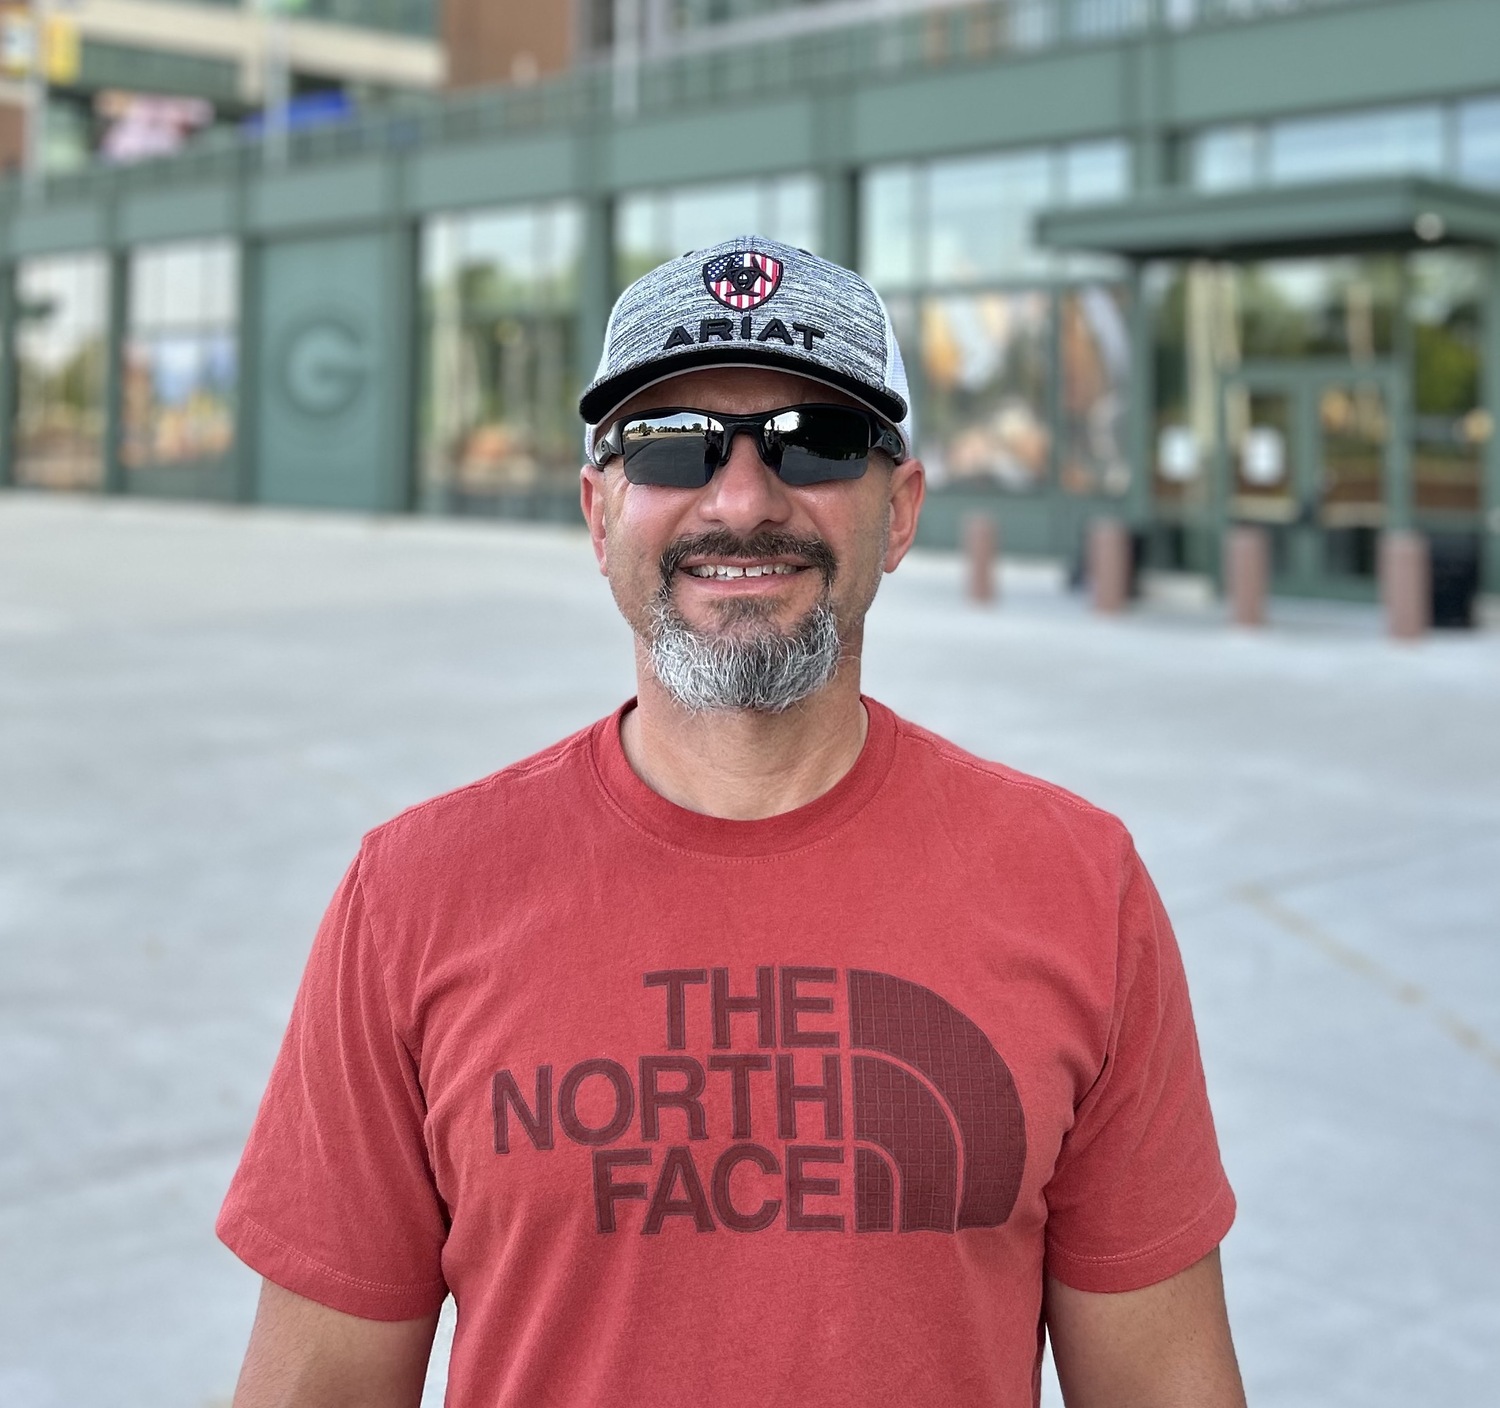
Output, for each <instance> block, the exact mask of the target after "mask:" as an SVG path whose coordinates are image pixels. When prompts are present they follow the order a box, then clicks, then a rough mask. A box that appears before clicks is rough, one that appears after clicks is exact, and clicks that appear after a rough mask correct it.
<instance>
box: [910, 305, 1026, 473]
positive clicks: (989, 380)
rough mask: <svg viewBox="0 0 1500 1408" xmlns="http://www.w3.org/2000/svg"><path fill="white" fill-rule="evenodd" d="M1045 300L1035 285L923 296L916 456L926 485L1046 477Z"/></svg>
mask: <svg viewBox="0 0 1500 1408" xmlns="http://www.w3.org/2000/svg"><path fill="white" fill-rule="evenodd" d="M1048 306H1049V298H1048V295H1047V294H1045V293H1041V292H1024V293H984V294H973V295H966V296H953V297H946V298H928V299H925V300H924V301H923V303H922V310H921V324H922V326H921V339H922V350H921V357H922V375H923V380H924V382H925V385H926V389H927V397H926V404H925V408H924V412H925V413H924V416H923V419H922V422H921V429H922V433H923V441H924V448H923V456H922V457H923V460H924V461H925V463H926V465H927V468H928V472H929V473H930V475H931V476H932V480H933V483H935V484H943V483H957V482H960V481H976V480H979V481H983V480H989V481H992V482H996V483H999V484H1002V485H1005V486H1006V487H1008V488H1012V489H1028V488H1035V487H1038V486H1040V485H1041V484H1042V483H1043V482H1044V481H1045V479H1046V475H1047V468H1048V462H1049V458H1050V453H1051V432H1050V430H1049V428H1048V424H1047V386H1048V376H1047V363H1048V337H1049V333H1050V329H1049V322H1050V318H1049V313H1048Z"/></svg>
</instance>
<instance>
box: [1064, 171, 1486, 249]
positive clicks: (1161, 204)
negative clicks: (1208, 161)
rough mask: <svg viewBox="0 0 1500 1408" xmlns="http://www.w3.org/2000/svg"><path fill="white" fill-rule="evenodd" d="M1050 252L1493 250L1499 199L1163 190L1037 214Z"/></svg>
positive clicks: (1460, 192) (1348, 191)
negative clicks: (1479, 247)
mask: <svg viewBox="0 0 1500 1408" xmlns="http://www.w3.org/2000/svg"><path fill="white" fill-rule="evenodd" d="M1036 229H1037V237H1038V240H1039V242H1040V243H1041V244H1043V245H1047V246H1050V247H1051V248H1053V249H1069V250H1090V251H1094V252H1102V253H1108V254H1118V255H1123V256H1125V257H1127V258H1130V259H1177V258H1196V259H1204V258H1208V259H1267V258H1274V257H1284V256H1297V255H1318V254H1347V253H1350V252H1351V251H1355V250H1361V249H1408V248H1426V247H1430V246H1432V245H1436V244H1470V245H1473V244H1479V245H1500V194H1495V193H1491V192H1489V191H1479V190H1475V189H1474V188H1473V187H1470V186H1460V185H1455V184H1454V183H1452V182H1449V181H1433V180H1427V179H1425V178H1422V177H1414V176H1395V177H1380V178H1377V179H1370V180H1360V181H1338V182H1325V183H1320V184H1317V185H1307V186H1281V187H1270V188H1268V187H1264V186H1261V187H1256V188H1255V189H1253V190H1243V191H1231V192H1226V193H1223V194H1204V193H1203V192H1201V191H1167V192H1161V193H1159V194H1154V195H1149V196H1141V197H1137V198H1135V199H1132V200H1126V201H1120V202H1118V203H1112V204H1109V205H1095V206H1083V207H1078V206H1073V207H1066V208H1056V209H1053V210H1046V211H1043V212H1042V214H1041V215H1040V216H1039V217H1038V220H1037V227H1036Z"/></svg>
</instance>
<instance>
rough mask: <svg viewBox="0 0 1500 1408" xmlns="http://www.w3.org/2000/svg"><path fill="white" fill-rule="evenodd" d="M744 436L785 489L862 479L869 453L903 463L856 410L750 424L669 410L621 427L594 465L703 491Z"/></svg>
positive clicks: (891, 439)
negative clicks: (618, 462)
mask: <svg viewBox="0 0 1500 1408" xmlns="http://www.w3.org/2000/svg"><path fill="white" fill-rule="evenodd" d="M742 431H743V432H744V433H745V434H748V435H753V436H754V437H755V446H756V449H757V450H759V451H760V457H761V459H762V460H763V461H764V462H765V464H766V466H767V468H769V469H773V470H775V471H776V473H777V474H779V475H780V476H781V479H782V481H783V482H784V483H786V484H795V485H799V486H800V485H803V484H824V483H827V482H828V481H829V480H833V479H858V478H859V477H860V476H861V475H862V474H863V473H864V472H865V469H866V467H867V466H868V465H869V463H870V451H871V450H884V451H885V453H886V454H888V455H889V456H890V457H891V458H892V459H893V460H895V461H896V462H897V463H898V464H899V463H900V462H901V461H902V460H903V459H905V458H906V452H905V451H904V450H903V449H902V447H901V437H900V436H899V435H897V434H896V432H895V431H894V430H892V429H891V428H890V427H889V426H886V425H882V424H881V423H880V421H879V420H878V419H877V418H876V417H875V416H874V415H872V414H871V413H870V412H869V411H862V410H860V409H858V407H855V406H821V405H811V406H783V407H782V408H781V409H780V410H778V411H762V412H760V413H759V414H757V415H753V416H726V415H710V414H709V413H708V412H707V411H695V410H691V409H689V408H687V407H683V406H664V407H662V408H661V409H660V410H655V411H647V412H644V413H643V414H641V415H633V416H626V417H625V418H624V419H623V420H618V421H616V422H615V423H614V425H612V426H611V427H610V428H609V431H608V432H607V433H606V434H604V435H602V436H600V437H599V438H598V439H597V440H595V442H594V456H593V458H594V464H595V465H596V466H598V467H599V468H600V469H602V468H603V467H604V466H605V465H606V464H608V463H609V461H610V460H612V459H613V458H614V457H615V456H616V455H618V456H620V457H621V458H622V459H623V460H624V462H625V478H626V479H628V480H629V481H630V482H631V483H632V484H655V485H658V486H660V487H662V488H668V489H701V488H702V487H703V486H704V485H705V484H707V483H708V481H709V480H710V479H712V478H713V473H714V470H716V469H718V468H719V467H720V466H721V465H723V464H725V463H727V462H728V460H729V452H730V449H731V448H732V446H733V445H734V437H735V436H736V435H738V434H740V433H741V432H742Z"/></svg>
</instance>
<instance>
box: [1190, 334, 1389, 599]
mask: <svg viewBox="0 0 1500 1408" xmlns="http://www.w3.org/2000/svg"><path fill="white" fill-rule="evenodd" d="M1392 378H1393V373H1392V372H1391V371H1390V370H1389V369H1387V368H1384V367H1375V368H1371V369H1369V370H1366V369H1363V368H1360V369H1355V368H1351V367H1349V366H1348V365H1347V364H1339V365H1335V366H1328V365H1326V364H1318V363H1311V364H1307V363H1302V364H1299V363H1287V364H1281V365H1277V366H1274V367H1261V368H1250V367H1247V368H1244V369H1242V370H1240V371H1238V372H1235V373H1233V374H1231V375H1229V376H1227V377H1225V379H1224V381H1223V385H1222V398H1221V407H1220V411H1221V415H1222V417H1223V434H1222V436H1221V443H1222V444H1223V445H1224V447H1225V460H1226V463H1225V464H1224V466H1223V475H1222V480H1223V483H1224V487H1225V491H1226V492H1225V494H1224V496H1223V508H1224V517H1225V519H1226V521H1228V522H1235V523H1254V524H1260V525H1263V526H1264V527H1265V528H1266V529H1267V531H1268V532H1269V533H1270V536H1271V548H1272V571H1273V579H1274V585H1275V587H1276V589H1277V590H1278V591H1280V592H1284V593H1287V594H1290V595H1298V596H1338V597H1350V598H1355V599H1368V598H1372V597H1373V596H1374V594H1375V586H1376V583H1375V565H1376V549H1377V545H1378V538H1379V533H1380V529H1381V527H1382V526H1383V525H1384V523H1385V516H1386V504H1387V499H1388V495H1389V481H1390V468H1391V465H1390V461H1391V447H1392V445H1393V443H1394V441H1395V433H1394V428H1393V423H1392V422H1393V413H1394V408H1395V406H1396V404H1397V403H1396V398H1395V396H1394V394H1393V380H1392Z"/></svg>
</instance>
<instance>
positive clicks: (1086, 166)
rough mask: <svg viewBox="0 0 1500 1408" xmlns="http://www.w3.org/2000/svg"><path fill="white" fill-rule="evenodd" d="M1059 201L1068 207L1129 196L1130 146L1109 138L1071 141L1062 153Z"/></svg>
mask: <svg viewBox="0 0 1500 1408" xmlns="http://www.w3.org/2000/svg"><path fill="white" fill-rule="evenodd" d="M1060 175H1061V182H1060V186H1061V188H1060V190H1059V191H1058V196H1059V198H1060V199H1061V200H1062V201H1064V202H1066V203H1067V204H1068V205H1091V204H1094V203H1096V202H1099V201H1108V200H1120V199H1123V198H1124V197H1125V196H1127V195H1129V193H1130V147H1129V145H1128V144H1127V143H1125V142H1123V141H1119V140H1118V139H1115V138H1111V139H1109V140H1107V141H1102V142H1074V143H1073V144H1072V146H1069V147H1064V148H1063V149H1062V153H1061V172H1060Z"/></svg>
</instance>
